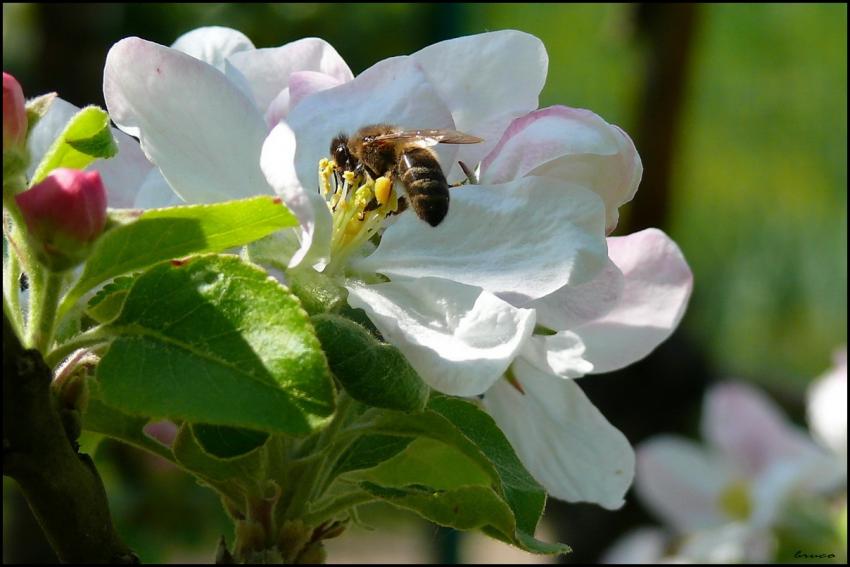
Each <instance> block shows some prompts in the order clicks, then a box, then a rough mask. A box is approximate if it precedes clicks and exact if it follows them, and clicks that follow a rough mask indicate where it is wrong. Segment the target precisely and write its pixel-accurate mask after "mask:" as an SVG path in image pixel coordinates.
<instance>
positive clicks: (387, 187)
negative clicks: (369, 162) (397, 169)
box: [375, 175, 393, 205]
mask: <svg viewBox="0 0 850 567" xmlns="http://www.w3.org/2000/svg"><path fill="white" fill-rule="evenodd" d="M392 190H393V183H392V181H390V180H389V179H387V178H386V177H384V176H383V175H382V176H381V177H379V178H378V179H376V180H375V199H377V200H378V204H379V205H386V204H387V203H388V202H389V200H390V193H391V192H392Z"/></svg>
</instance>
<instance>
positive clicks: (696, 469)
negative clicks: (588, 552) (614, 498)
mask: <svg viewBox="0 0 850 567" xmlns="http://www.w3.org/2000/svg"><path fill="white" fill-rule="evenodd" d="M735 474H736V472H735V470H734V469H733V468H732V467H731V466H730V465H728V464H727V463H726V462H725V461H724V460H723V459H722V457H721V456H720V455H716V454H711V453H708V452H706V451H704V450H703V449H702V447H700V446H698V445H696V444H695V443H692V442H691V441H686V440H684V439H680V438H677V437H672V436H666V435H662V436H658V437H654V438H652V439H650V440H649V441H645V442H643V443H641V444H640V445H639V446H638V448H637V474H636V475H635V488H636V489H637V493H638V495H639V496H640V498H641V502H642V503H643V504H644V505H645V506H647V507H648V508H649V509H650V510H652V511H653V512H654V513H655V514H656V515H657V516H658V517H659V518H660V519H661V520H663V521H664V523H665V524H666V525H668V526H670V527H671V528H673V529H675V530H676V531H678V532H680V533H687V532H691V531H694V530H699V529H704V528H709V527H711V526H715V525H718V524H720V523H723V522H725V518H726V516H725V514H724V513H723V512H722V511H721V510H720V508H719V507H718V505H719V502H720V496H721V494H722V493H723V490H724V489H725V488H726V487H727V486H728V485H729V484H730V483H731V482H733V481H734V480H735V478H736V477H735Z"/></svg>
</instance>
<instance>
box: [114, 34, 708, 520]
mask: <svg viewBox="0 0 850 567" xmlns="http://www.w3.org/2000/svg"><path fill="white" fill-rule="evenodd" d="M547 65H548V56H547V54H546V50H545V48H544V47H543V45H542V43H541V42H540V41H539V40H538V39H537V38H535V37H533V36H531V35H528V34H526V33H523V32H518V31H512V30H507V31H499V32H491V33H485V34H480V35H475V36H469V37H462V38H458V39H453V40H449V41H444V42H441V43H438V44H435V45H432V46H429V47H427V48H425V49H423V50H421V51H418V52H416V53H414V54H413V55H410V56H400V57H394V58H390V59H387V60H384V61H381V62H379V63H377V64H375V65H374V66H372V67H371V68H369V69H367V70H366V71H364V72H363V73H361V74H360V75H358V76H357V77H354V76H353V75H352V74H351V72H350V70H349V69H348V67H347V66H346V65H345V63H344V61H342V59H341V58H340V57H339V55H338V54H337V53H336V51H334V50H333V48H332V47H331V46H329V45H328V44H327V43H325V42H323V41H321V40H318V39H304V40H300V41H296V42H293V43H290V44H287V45H284V46H282V47H279V48H273V49H254V48H253V46H252V44H251V43H250V41H249V40H247V38H245V37H244V36H243V35H242V34H240V33H239V32H236V31H234V30H228V29H225V28H201V29H199V30H195V31H193V32H190V33H189V34H186V35H185V36H183V37H182V38H180V39H179V40H178V41H177V42H176V43H175V44H174V46H173V47H172V48H167V47H164V46H160V45H157V44H154V43H151V42H148V41H144V40H141V39H139V38H128V39H125V40H122V41H121V42H119V43H117V44H116V45H115V46H114V47H113V48H112V49H111V50H110V53H109V55H108V57H107V63H106V69H105V72H104V95H105V98H106V102H107V106H108V108H109V111H110V113H111V115H112V117H113V119H114V120H115V122H116V124H118V125H119V127H121V128H122V129H123V130H124V131H126V132H128V133H131V134H133V135H135V136H137V137H139V139H140V141H141V145H142V148H143V149H144V151H145V154H146V155H147V156H148V157H149V158H150V160H151V161H152V162H153V163H154V164H156V167H157V169H156V170H154V173H152V174H151V176H152V178H154V179H156V178H157V177H158V176H159V175H160V172H161V178H160V181H159V182H150V183H146V188H147V189H149V190H148V191H142V192H141V194H140V199H141V201H143V202H145V203H153V202H156V201H157V200H159V201H160V202H162V201H163V200H166V199H167V196H166V194H165V193H164V192H163V193H161V194H160V195H156V197H155V198H151V195H152V194H153V192H154V191H157V190H159V191H164V190H165V189H166V187H167V186H168V185H170V187H171V188H173V190H174V192H175V193H177V194H178V195H180V197H181V198H182V199H184V200H186V201H189V202H208V201H216V200H220V199H231V198H238V197H243V196H248V195H253V194H257V193H263V192H269V191H272V190H273V191H275V192H276V193H278V194H280V195H281V196H282V197H283V198H284V200H285V201H286V203H287V205H288V206H289V207H290V208H291V209H292V210H293V212H295V214H296V215H297V216H298V217H299V220H300V221H301V225H300V227H299V229H298V230H297V232H294V233H291V234H290V237H289V241H288V243H289V244H291V247H290V254H289V256H290V257H289V258H282V259H281V260H282V261H283V262H284V263H286V262H287V261H288V265H289V267H290V268H291V269H318V270H323V271H324V272H325V273H326V274H327V275H329V276H331V277H335V278H338V280H339V281H340V282H341V283H343V285H345V287H346V288H347V289H348V292H349V295H348V302H349V304H350V305H351V306H352V307H355V308H362V309H363V310H364V311H365V312H366V314H367V315H368V316H369V318H370V320H371V321H372V322H373V323H374V325H375V326H376V327H377V328H378V330H379V331H380V332H381V334H382V335H383V336H384V338H385V339H386V340H387V341H388V342H390V343H392V344H393V345H395V346H396V347H397V348H398V349H399V350H400V351H401V352H402V353H403V354H404V355H405V356H406V358H407V359H408V360H409V361H410V363H411V365H412V366H413V367H414V368H415V369H416V370H417V372H418V373H419V374H420V375H421V376H422V378H423V379H424V380H425V381H426V382H427V383H428V384H430V385H431V386H432V387H434V388H435V389H437V390H440V391H442V392H445V393H448V394H452V395H461V396H477V395H481V394H484V399H483V405H484V407H485V408H486V409H487V410H488V411H489V412H490V413H491V414H492V415H493V416H494V418H495V419H496V421H497V422H498V423H499V425H500V426H501V427H502V428H503V429H504V431H505V433H506V435H507V436H508V438H509V439H510V440H511V442H512V443H513V444H514V447H515V448H516V450H517V452H518V454H519V455H520V458H521V459H522V460H523V462H524V463H525V464H526V466H527V467H528V468H529V470H530V471H531V472H532V474H533V475H534V476H535V477H536V478H537V479H538V480H539V481H540V482H541V483H542V484H543V485H544V487H545V488H546V489H547V490H549V492H550V493H551V494H553V495H554V496H556V497H558V498H563V499H567V500H586V501H592V502H598V503H600V504H602V505H604V506H607V507H617V506H619V505H620V504H621V503H622V495H623V493H624V492H625V490H626V489H627V488H628V486H629V484H630V483H631V479H632V474H633V470H632V469H633V453H632V450H631V448H630V447H629V445H628V442H627V441H626V439H625V438H624V437H623V436H622V434H621V433H619V432H618V431H617V430H616V429H614V428H613V427H612V426H611V425H610V424H609V423H608V422H607V421H606V420H605V418H604V417H603V416H602V415H601V414H600V413H599V411H598V410H596V408H595V407H594V406H593V405H592V404H591V403H590V402H589V401H588V400H587V398H586V397H585V396H584V394H582V392H581V390H580V389H579V388H578V386H577V385H576V384H575V382H574V381H573V380H572V378H576V377H579V376H582V375H584V374H587V373H590V372H607V371H610V370H614V369H616V368H620V367H622V366H625V365H627V364H629V363H631V362H633V361H635V360H637V359H639V358H641V357H643V356H645V355H646V354H648V353H649V352H650V351H651V350H652V349H653V348H654V347H655V346H657V345H658V344H659V343H660V342H662V341H663V340H664V339H666V338H667V336H669V334H670V333H671V332H672V330H673V329H674V328H675V327H676V325H677V324H678V322H679V320H680V318H681V316H682V313H683V311H684V306H685V304H686V302H687V299H688V296H689V294H690V288H691V274H690V271H689V270H688V268H687V265H686V264H685V262H684V259H683V258H682V256H681V253H680V252H679V251H678V249H677V248H676V246H675V244H673V243H672V241H670V239H669V238H668V237H666V236H665V235H664V234H663V233H661V232H660V231H656V230H650V231H644V232H641V233H638V234H635V235H631V236H627V237H619V238H609V239H608V241H607V242H606V239H605V235H606V234H608V233H610V231H611V230H613V228H614V227H615V226H616V222H617V218H618V210H617V209H618V207H619V206H620V205H622V204H623V203H625V202H627V201H629V200H630V199H631V198H632V197H633V195H634V193H635V191H636V189H637V185H638V183H639V181H640V177H641V171H642V169H641V165H640V159H639V157H638V155H637V152H636V151H635V148H634V145H633V144H632V142H631V140H629V138H628V136H626V135H625V133H623V132H622V131H621V130H620V129H619V128H617V127H616V126H612V125H610V124H608V123H606V122H605V121H604V120H602V119H601V118H599V117H598V116H596V115H595V114H593V113H591V112H589V111H585V110H576V109H570V108H566V107H552V108H547V109H537V104H538V95H539V93H540V90H541V89H542V87H543V84H544V82H545V78H546V73H547ZM376 123H390V124H393V125H396V126H400V127H403V128H416V129H419V128H450V129H455V130H460V131H462V132H465V133H468V134H471V135H475V136H479V137H481V138H482V139H483V140H484V141H483V142H482V143H480V144H470V145H463V146H442V145H441V146H439V147H437V148H435V149H437V151H438V154H439V157H440V161H441V164H442V166H443V169H444V171H445V172H446V173H447V177H448V179H449V182H450V183H453V182H454V183H456V182H459V181H461V180H462V179H463V178H464V175H463V174H462V173H461V170H460V168H459V167H458V165H457V162H458V161H460V160H462V161H464V162H465V163H467V164H471V165H475V164H480V180H479V181H480V183H479V184H476V185H463V186H461V187H455V188H453V189H452V190H451V205H450V207H449V212H448V215H447V216H446V218H445V219H444V220H443V222H442V223H440V224H439V226H437V227H431V226H429V225H428V224H427V223H425V222H423V221H422V220H420V219H419V218H417V217H416V216H415V215H414V214H413V213H412V212H408V213H406V214H401V215H398V216H391V215H390V213H391V212H393V211H392V209H393V208H394V201H393V200H389V201H388V202H387V203H388V204H382V205H381V206H380V207H378V209H376V210H372V211H367V210H366V209H365V206H366V204H367V203H368V202H369V201H370V199H371V196H372V195H373V194H374V189H375V185H374V181H375V180H367V181H365V182H364V181H362V180H354V179H353V178H350V179H348V181H347V182H346V183H345V184H340V185H339V186H337V184H336V183H333V182H332V181H331V179H330V178H331V176H332V172H331V169H330V167H329V165H328V161H327V160H328V158H330V157H331V156H329V146H330V141H331V140H332V139H333V138H334V137H335V136H336V135H337V134H339V133H340V132H343V133H348V134H351V133H353V132H354V131H355V130H357V129H358V128H360V127H362V126H365V125H368V124H376ZM162 180H167V185H165V184H164V183H162ZM137 203H138V201H137ZM340 203H342V205H340ZM359 218H362V219H363V220H362V221H360V220H358V219H359ZM375 235H377V236H378V237H379V242H378V243H377V244H374V243H373V242H374V240H375V238H373V237H374V236H375ZM609 255H610V258H609ZM538 324H539V325H540V326H541V327H538V329H542V330H544V331H545V332H546V333H547V334H548V335H549V336H544V335H535V334H533V332H534V329H535V325H538ZM552 332H554V333H555V334H551V333H552ZM503 377H506V378H507V379H502V378H503ZM485 392H486V394H485Z"/></svg>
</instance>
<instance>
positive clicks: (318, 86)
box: [265, 71, 342, 128]
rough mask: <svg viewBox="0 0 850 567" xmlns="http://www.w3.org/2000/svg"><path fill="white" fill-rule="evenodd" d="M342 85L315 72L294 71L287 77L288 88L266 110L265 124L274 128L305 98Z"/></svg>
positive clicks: (340, 82) (333, 78)
mask: <svg viewBox="0 0 850 567" xmlns="http://www.w3.org/2000/svg"><path fill="white" fill-rule="evenodd" d="M341 84H342V81H340V80H339V79H337V78H336V77H333V76H331V75H326V74H324V73H319V72H316V71H296V72H294V73H292V75H291V76H290V77H289V86H288V87H287V88H285V89H283V90H282V91H280V93H278V95H277V96H276V97H275V98H274V100H273V101H272V102H271V103H270V104H269V108H268V110H266V116H265V118H266V124H268V125H269V128H274V126H275V124H277V123H278V122H280V121H281V120H284V119H286V117H287V116H288V115H289V111H290V109H292V108H294V107H295V105H296V104H298V103H299V102H301V100H302V99H304V98H306V97H307V96H309V95H311V94H314V93H317V92H319V91H324V90H327V89H330V88H333V87H337V86H339V85H341Z"/></svg>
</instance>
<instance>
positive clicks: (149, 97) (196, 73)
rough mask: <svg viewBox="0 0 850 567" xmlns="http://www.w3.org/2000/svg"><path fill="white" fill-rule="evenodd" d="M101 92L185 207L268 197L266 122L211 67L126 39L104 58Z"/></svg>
mask: <svg viewBox="0 0 850 567" xmlns="http://www.w3.org/2000/svg"><path fill="white" fill-rule="evenodd" d="M103 91H104V97H105V99H106V105H107V108H108V109H109V112H110V115H111V117H112V119H113V120H114V121H115V123H116V124H118V126H119V127H120V128H121V129H122V130H124V131H125V132H130V133H137V134H138V135H139V137H140V141H141V145H142V149H143V150H144V152H145V154H146V155H147V156H148V158H149V159H150V160H151V161H152V162H153V163H155V164H156V165H157V166H158V167H159V169H160V170H161V171H162V174H163V176H164V177H165V178H166V180H167V181H168V183H169V185H170V186H171V187H172V188H173V189H174V191H176V192H177V193H178V194H179V195H180V196H181V197H182V198H183V199H184V200H185V201H187V202H190V203H204V202H207V203H208V202H215V201H221V200H229V199H238V198H241V197H248V196H252V195H257V194H262V193H269V192H270V188H269V186H268V184H267V183H266V180H265V178H264V177H263V174H262V172H261V171H260V159H259V158H260V150H261V148H262V145H263V141H264V140H265V137H266V126H265V123H264V121H263V118H262V116H261V115H260V114H259V113H258V112H257V110H256V109H255V107H254V105H253V104H252V103H251V101H250V100H248V98H247V97H246V96H245V95H244V93H242V92H241V91H240V90H239V89H238V88H237V87H235V86H234V85H233V84H232V83H231V82H230V81H229V80H228V79H227V78H226V77H225V76H224V75H223V74H221V73H220V72H218V71H217V70H216V69H215V68H214V67H212V66H210V65H208V64H206V63H203V62H201V61H199V60H197V59H195V58H194V57H191V56H189V55H186V54H185V53H181V52H179V51H177V50H174V49H170V48H167V47H163V46H161V45H157V44H155V43H151V42H149V41H145V40H142V39H139V38H128V39H124V40H122V41H120V42H118V43H117V44H115V45H114V46H113V47H112V49H111V50H110V51H109V54H108V55H107V58H106V68H105V70H104V78H103Z"/></svg>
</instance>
